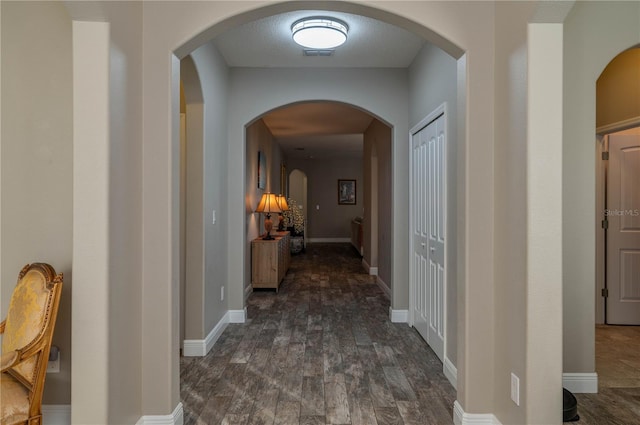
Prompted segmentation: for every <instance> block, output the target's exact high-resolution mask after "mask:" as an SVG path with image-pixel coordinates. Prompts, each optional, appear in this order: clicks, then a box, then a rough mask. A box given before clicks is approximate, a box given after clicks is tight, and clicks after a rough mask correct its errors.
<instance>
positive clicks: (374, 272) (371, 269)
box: [362, 257, 378, 276]
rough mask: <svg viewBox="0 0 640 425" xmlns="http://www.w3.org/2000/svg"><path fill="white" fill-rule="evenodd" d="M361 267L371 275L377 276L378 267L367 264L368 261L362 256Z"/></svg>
mask: <svg viewBox="0 0 640 425" xmlns="http://www.w3.org/2000/svg"><path fill="white" fill-rule="evenodd" d="M362 267H364V269H365V271H366V272H367V273H368V274H369V275H371V276H378V268H377V267H371V266H370V265H369V263H367V262H366V261H365V259H364V257H363V258H362Z"/></svg>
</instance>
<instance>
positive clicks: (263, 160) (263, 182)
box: [258, 151, 267, 190]
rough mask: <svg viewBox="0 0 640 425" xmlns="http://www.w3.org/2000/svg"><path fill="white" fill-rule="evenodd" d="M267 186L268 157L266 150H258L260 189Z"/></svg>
mask: <svg viewBox="0 0 640 425" xmlns="http://www.w3.org/2000/svg"><path fill="white" fill-rule="evenodd" d="M266 187H267V157H266V156H265V155H264V152H262V151H258V189H262V190H264V189H265V188H266Z"/></svg>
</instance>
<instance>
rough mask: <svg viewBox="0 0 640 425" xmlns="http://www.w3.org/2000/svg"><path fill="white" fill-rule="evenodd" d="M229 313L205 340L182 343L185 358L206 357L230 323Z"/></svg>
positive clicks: (189, 340) (191, 340) (186, 340)
mask: <svg viewBox="0 0 640 425" xmlns="http://www.w3.org/2000/svg"><path fill="white" fill-rule="evenodd" d="M229 313H230V312H228V311H227V312H226V313H225V315H224V316H222V319H220V321H219V322H218V323H216V325H215V326H214V327H213V329H211V332H209V334H208V335H207V337H206V338H205V339H185V340H184V341H183V343H182V354H183V355H184V356H185V357H204V356H206V355H207V354H208V353H209V351H211V348H213V345H214V344H215V343H216V341H217V340H218V338H220V335H222V332H224V330H225V329H226V328H227V325H228V324H229V323H230V320H229V317H230V314H229Z"/></svg>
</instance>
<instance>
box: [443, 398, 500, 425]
mask: <svg viewBox="0 0 640 425" xmlns="http://www.w3.org/2000/svg"><path fill="white" fill-rule="evenodd" d="M453 423H454V424H455V425H502V424H501V423H500V421H499V420H498V418H496V417H495V415H494V414H493V413H467V412H465V411H464V409H463V408H462V406H460V403H458V400H456V401H455V402H454V403H453Z"/></svg>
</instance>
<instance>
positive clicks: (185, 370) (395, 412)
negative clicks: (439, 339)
mask: <svg viewBox="0 0 640 425" xmlns="http://www.w3.org/2000/svg"><path fill="white" fill-rule="evenodd" d="M374 279H375V278H373V277H371V276H368V275H367V274H365V273H364V271H363V270H362V266H361V264H360V257H359V256H358V255H357V253H356V251H355V250H354V249H353V248H352V247H351V245H349V244H309V245H307V250H306V252H305V253H303V254H300V255H297V256H294V257H293V258H292V264H291V268H290V270H289V272H288V274H287V276H286V277H285V279H284V282H283V285H282V286H281V288H280V291H279V293H278V294H276V293H275V292H274V291H259V292H254V293H253V294H252V295H251V296H250V298H249V300H248V305H247V315H248V320H247V323H244V324H230V325H229V326H228V327H227V329H226V330H225V331H224V333H223V334H222V335H221V337H220V339H219V340H218V341H217V343H216V344H215V346H214V347H213V349H212V350H211V352H210V353H209V354H208V355H207V356H206V357H191V358H189V357H184V358H182V359H181V377H180V378H181V379H180V380H181V397H182V400H183V405H184V413H185V418H184V419H185V422H184V423H185V425H193V424H198V425H202V424H207V425H214V424H228V425H245V424H246V425H275V424H283V425H295V424H305V425H316V424H352V425H361V424H372V425H373V424H379V425H387V424H407V425H428V424H437V425H440V424H451V423H452V421H453V418H452V409H453V402H454V400H455V396H456V394H455V390H454V389H453V387H451V385H450V384H449V382H448V381H447V379H446V378H445V377H444V375H443V373H442V363H441V362H440V361H439V360H438V358H437V357H436V355H435V354H434V353H433V351H431V349H430V348H429V346H428V345H427V344H426V343H425V342H424V341H423V340H422V338H421V337H420V336H419V335H418V334H417V332H416V331H415V330H414V329H412V328H410V327H409V326H407V325H406V324H398V323H395V324H394V323H391V322H390V321H389V319H388V315H389V300H388V299H387V298H386V296H385V295H384V293H383V292H382V290H380V288H379V287H378V286H377V284H376V283H375V280H374Z"/></svg>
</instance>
